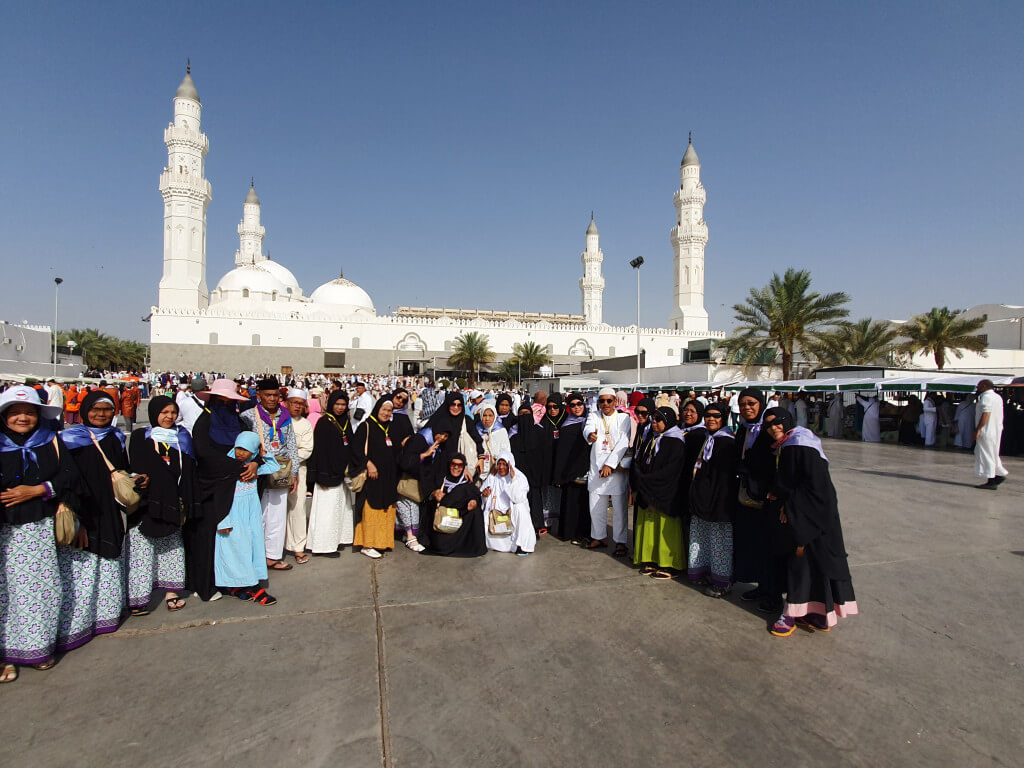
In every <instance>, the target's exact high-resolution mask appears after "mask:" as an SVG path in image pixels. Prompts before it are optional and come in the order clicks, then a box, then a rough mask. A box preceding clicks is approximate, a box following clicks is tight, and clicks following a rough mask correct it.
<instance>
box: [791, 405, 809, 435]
mask: <svg viewBox="0 0 1024 768" xmlns="http://www.w3.org/2000/svg"><path fill="white" fill-rule="evenodd" d="M793 410H794V411H796V425H797V426H798V427H804V428H805V429H806V428H807V403H806V402H805V401H804V400H795V401H794V403H793Z"/></svg>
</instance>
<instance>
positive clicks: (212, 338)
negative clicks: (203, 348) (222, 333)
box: [210, 333, 217, 344]
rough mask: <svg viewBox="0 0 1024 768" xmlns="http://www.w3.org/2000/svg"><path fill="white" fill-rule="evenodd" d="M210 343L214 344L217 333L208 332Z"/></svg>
mask: <svg viewBox="0 0 1024 768" xmlns="http://www.w3.org/2000/svg"><path fill="white" fill-rule="evenodd" d="M210 343H211V344H216V343H217V334H216V333H211V334H210Z"/></svg>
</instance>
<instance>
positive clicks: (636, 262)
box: [629, 256, 644, 387]
mask: <svg viewBox="0 0 1024 768" xmlns="http://www.w3.org/2000/svg"><path fill="white" fill-rule="evenodd" d="M643 263H644V257H643V256H637V257H636V258H635V259H633V260H632V261H630V262H629V266H631V267H632V268H633V269H635V270H636V384H637V386H638V387H639V386H640V267H642V266H643Z"/></svg>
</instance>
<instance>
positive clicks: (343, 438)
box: [341, 433, 348, 445]
mask: <svg viewBox="0 0 1024 768" xmlns="http://www.w3.org/2000/svg"><path fill="white" fill-rule="evenodd" d="M341 443H342V445H348V435H346V434H344V433H343V434H342V435H341Z"/></svg>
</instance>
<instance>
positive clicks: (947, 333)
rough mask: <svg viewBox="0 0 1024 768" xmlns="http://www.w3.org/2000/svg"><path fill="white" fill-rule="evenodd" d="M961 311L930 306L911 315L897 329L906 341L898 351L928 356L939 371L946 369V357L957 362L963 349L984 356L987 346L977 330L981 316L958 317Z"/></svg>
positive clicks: (980, 322)
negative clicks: (930, 356)
mask: <svg viewBox="0 0 1024 768" xmlns="http://www.w3.org/2000/svg"><path fill="white" fill-rule="evenodd" d="M962 312H963V310H960V309H950V308H949V307H932V308H931V309H930V310H928V311H927V312H925V313H924V314H921V315H914V316H913V317H912V318H910V320H908V321H907V322H906V323H904V324H903V325H902V326H901V327H900V336H902V337H904V338H905V339H906V341H904V342H903V343H902V344H900V345H899V346H900V349H901V350H902V351H904V352H906V353H908V354H911V355H916V354H919V353H922V354H926V355H927V354H930V355H932V356H934V358H935V367H936V368H938V369H939V370H940V371H941V370H942V369H943V368H944V367H945V366H946V355H947V354H950V355H952V356H953V357H955V358H957V359H958V360H959V359H960V358H961V357H963V356H964V355H963V350H965V349H966V350H970V351H971V352H980V353H981V354H982V355H984V354H985V347H987V346H988V345H987V343H986V341H985V338H984V337H983V336H979V335H977V331H979V330H981V328H982V327H983V326H984V325H985V318H984V317H976V318H966V317H960V314H961V313H962Z"/></svg>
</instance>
